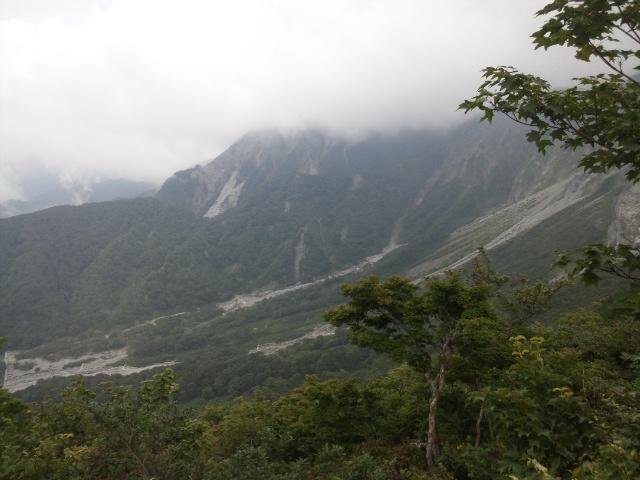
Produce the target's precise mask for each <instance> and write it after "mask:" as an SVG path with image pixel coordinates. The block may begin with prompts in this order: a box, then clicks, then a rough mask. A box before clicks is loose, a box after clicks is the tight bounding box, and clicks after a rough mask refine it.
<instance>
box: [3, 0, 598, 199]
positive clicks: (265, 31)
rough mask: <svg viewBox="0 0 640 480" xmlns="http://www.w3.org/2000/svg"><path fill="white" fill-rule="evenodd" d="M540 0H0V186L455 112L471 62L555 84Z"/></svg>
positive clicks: (418, 123)
mask: <svg viewBox="0 0 640 480" xmlns="http://www.w3.org/2000/svg"><path fill="white" fill-rule="evenodd" d="M544 3H546V2H542V1H538V0H523V1H518V2H514V1H513V0H483V1H478V0H448V1H446V2H443V1H438V2H436V1H428V0H385V1H382V0H379V1H374V0H335V1H334V0H324V1H321V2H306V1H294V0H288V1H287V0H272V1H268V2H267V1H258V0H239V1H234V2H230V1H224V2H217V1H198V0H181V1H172V2H168V1H159V0H113V1H109V0H93V1H91V0H64V1H60V0H59V1H55V2H52V1H50V0H0V65H1V67H0V200H4V199H7V198H19V197H20V195H21V193H20V190H21V187H20V181H21V178H24V176H25V175H28V174H29V172H33V171H34V170H38V169H47V170H49V171H51V172H55V173H56V174H59V175H61V176H64V177H65V178H69V177H77V178H94V177H126V178H132V179H138V180H150V181H153V182H156V183H158V182H161V181H162V180H163V179H164V178H166V177H167V176H169V175H170V174H171V173H173V172H174V171H176V170H179V169H183V168H187V167H189V166H191V165H193V164H196V163H201V162H204V161H206V160H207V159H210V158H212V157H213V156H215V155H216V154H217V153H219V152H220V151H222V150H223V149H224V148H226V147H227V146H228V145H229V144H231V143H232V142H233V141H234V140H235V139H237V138H238V137H239V136H241V135H242V134H243V133H245V132H246V131H249V130H255V129H260V128H273V127H276V128H282V129H297V128H305V127H307V126H309V125H314V126H322V127H325V128H328V129H331V130H334V131H336V132H338V133H342V134H345V135H351V134H358V133H362V132H367V131H370V130H375V131H394V130H396V129H399V128H406V127H415V128H422V127H428V128H443V127H447V126H449V125H452V124H454V123H455V122H459V121H461V120H462V119H463V115H462V114H461V113H460V112H457V111H456V107H457V105H458V103H459V102H460V101H461V100H462V99H464V98H466V97H468V96H471V95H473V93H474V91H475V88H476V86H477V84H478V83H479V78H480V70H481V68H482V67H484V66H487V65H514V66H516V67H518V68H520V69H521V70H524V71H530V72H532V73H538V74H541V75H544V76H547V77H548V78H550V79H551V80H552V81H553V82H556V83H559V84H562V83H564V82H567V81H568V80H569V79H570V78H571V77H573V76H576V75H579V74H582V73H584V72H585V69H586V68H593V67H589V65H587V64H584V63H583V62H578V61H577V60H574V59H573V57H572V54H571V52H570V51H568V50H563V49H553V50H550V51H549V52H543V51H538V52H534V50H533V47H532V44H531V39H530V37H529V36H530V34H531V33H532V32H533V31H534V30H535V29H536V27H537V26H538V25H540V23H541V19H539V18H535V16H534V12H535V11H536V9H537V8H539V7H541V6H542V5H543V4H544Z"/></svg>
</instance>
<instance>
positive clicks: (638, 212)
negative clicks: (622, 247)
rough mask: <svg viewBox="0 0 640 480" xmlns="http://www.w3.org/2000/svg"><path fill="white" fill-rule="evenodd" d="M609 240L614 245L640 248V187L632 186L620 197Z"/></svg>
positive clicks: (610, 228)
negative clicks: (621, 244) (623, 244)
mask: <svg viewBox="0 0 640 480" xmlns="http://www.w3.org/2000/svg"><path fill="white" fill-rule="evenodd" d="M608 240H609V243H610V244H613V245H617V244H619V243H626V244H628V245H636V246H640V185H632V186H631V187H630V188H628V189H627V190H625V191H624V192H622V194H621V195H620V196H619V197H618V200H617V202H616V210H615V218H614V220H613V222H612V223H611V226H610V227H609V239H608Z"/></svg>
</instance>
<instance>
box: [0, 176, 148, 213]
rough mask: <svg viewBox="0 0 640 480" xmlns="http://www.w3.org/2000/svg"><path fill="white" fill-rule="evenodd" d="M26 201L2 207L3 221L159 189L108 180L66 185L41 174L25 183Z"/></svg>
mask: <svg viewBox="0 0 640 480" xmlns="http://www.w3.org/2000/svg"><path fill="white" fill-rule="evenodd" d="M24 190H25V196H26V199H25V200H8V201H5V202H3V203H0V218H6V217H11V216H14V215H22V214H25V213H32V212H35V211H38V210H43V209H45V208H49V207H53V206H56V205H81V204H83V203H90V202H104V201H107V200H115V199H118V198H135V197H138V196H140V195H149V194H153V193H155V191H156V187H155V186H154V185H153V184H152V183H149V182H138V181H134V180H126V179H122V178H119V179H107V180H99V181H95V182H90V183H81V182H64V181H61V179H60V178H59V177H57V176H56V175H53V174H48V173H40V174H38V175H32V177H31V178H28V179H26V180H25V186H24Z"/></svg>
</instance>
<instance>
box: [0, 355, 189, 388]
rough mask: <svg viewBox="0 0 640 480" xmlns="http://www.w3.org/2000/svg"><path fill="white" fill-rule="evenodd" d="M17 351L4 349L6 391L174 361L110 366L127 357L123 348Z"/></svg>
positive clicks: (120, 373)
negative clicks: (31, 354) (50, 355)
mask: <svg viewBox="0 0 640 480" xmlns="http://www.w3.org/2000/svg"><path fill="white" fill-rule="evenodd" d="M17 353H19V352H17V351H7V352H5V354H4V364H5V372H4V381H3V385H4V388H6V389H7V390H8V391H9V392H18V391H20V390H24V389H25V388H28V387H30V386H32V385H35V384H36V383H38V381H39V380H46V379H49V378H53V377H72V376H75V375H82V376H86V377H92V376H94V375H131V374H134V373H138V372H143V371H145V370H150V369H152V368H159V367H169V366H171V365H175V364H176V363H177V362H163V363H154V364H153V365H146V366H144V367H130V366H127V365H119V366H114V363H118V362H120V361H122V360H125V359H126V358H127V349H126V348H121V349H118V350H106V351H104V352H98V353H92V354H87V355H81V356H79V357H69V358H61V359H60V360H47V359H46V358H39V357H35V358H23V359H20V360H18V359H17V358H16V356H17Z"/></svg>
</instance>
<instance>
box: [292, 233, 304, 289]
mask: <svg viewBox="0 0 640 480" xmlns="http://www.w3.org/2000/svg"><path fill="white" fill-rule="evenodd" d="M306 231H307V229H306V227H305V228H303V229H302V232H300V239H299V240H298V244H297V245H296V247H295V249H294V257H293V271H294V272H295V275H296V278H298V277H299V276H300V263H301V262H302V260H303V259H304V255H305V251H306V250H305V245H304V234H305V233H306Z"/></svg>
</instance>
